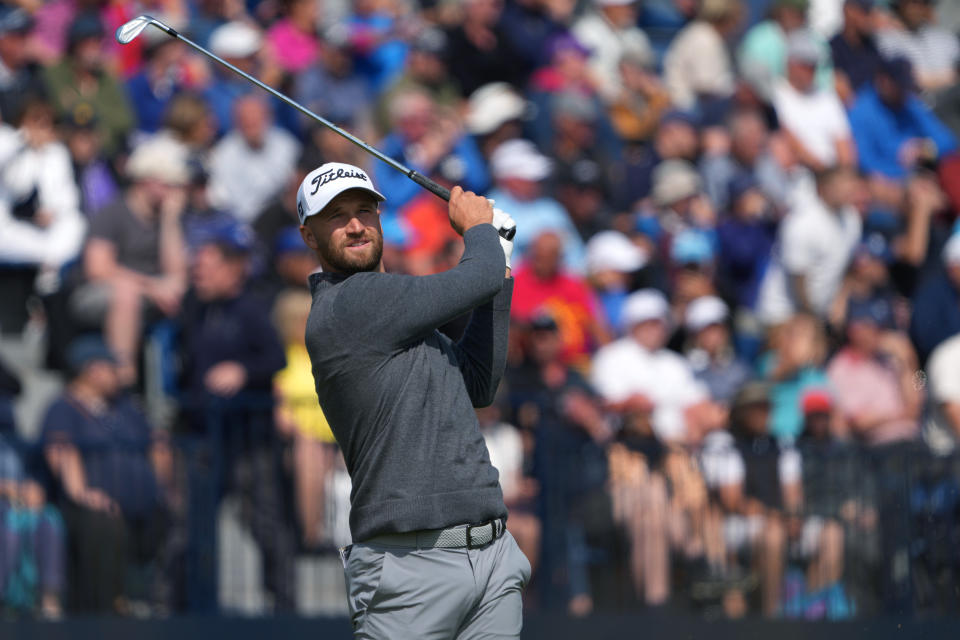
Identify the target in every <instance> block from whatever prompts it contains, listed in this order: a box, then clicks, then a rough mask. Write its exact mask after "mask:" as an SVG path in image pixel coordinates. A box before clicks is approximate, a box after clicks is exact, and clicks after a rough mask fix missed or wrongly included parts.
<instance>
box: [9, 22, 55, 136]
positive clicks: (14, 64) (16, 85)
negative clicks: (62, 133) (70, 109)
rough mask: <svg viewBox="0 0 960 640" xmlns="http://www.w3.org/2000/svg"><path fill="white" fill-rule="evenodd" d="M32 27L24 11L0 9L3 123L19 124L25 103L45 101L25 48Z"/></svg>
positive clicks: (37, 70)
mask: <svg viewBox="0 0 960 640" xmlns="http://www.w3.org/2000/svg"><path fill="white" fill-rule="evenodd" d="M32 27H33V19H32V18H31V17H30V14H29V13H27V11H26V10H24V9H21V8H19V7H16V6H13V5H9V4H5V5H3V6H2V7H0V117H2V118H3V121H4V122H8V123H13V122H17V121H19V120H20V119H21V117H22V116H23V107H24V106H25V105H26V104H27V103H28V102H32V101H35V100H37V99H38V98H45V97H46V88H45V86H44V83H43V75H42V70H41V69H40V67H39V66H38V65H37V64H36V62H35V61H34V60H33V59H32V58H31V55H30V49H29V48H28V47H27V34H28V33H29V32H30V29H31V28H32Z"/></svg>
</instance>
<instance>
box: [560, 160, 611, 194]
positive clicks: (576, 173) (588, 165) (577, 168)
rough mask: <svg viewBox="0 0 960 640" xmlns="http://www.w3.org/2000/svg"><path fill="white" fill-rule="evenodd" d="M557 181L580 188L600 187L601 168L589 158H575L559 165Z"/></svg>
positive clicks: (601, 186)
mask: <svg viewBox="0 0 960 640" xmlns="http://www.w3.org/2000/svg"><path fill="white" fill-rule="evenodd" d="M557 173H558V174H559V175H558V181H559V182H560V184H563V185H565V186H571V187H577V188H581V189H602V188H603V168H602V167H601V166H600V164H599V163H598V162H597V161H596V160H593V159H591V158H587V157H581V158H577V159H576V160H574V161H573V162H571V163H569V164H563V165H561V166H560V168H559V170H558V172H557Z"/></svg>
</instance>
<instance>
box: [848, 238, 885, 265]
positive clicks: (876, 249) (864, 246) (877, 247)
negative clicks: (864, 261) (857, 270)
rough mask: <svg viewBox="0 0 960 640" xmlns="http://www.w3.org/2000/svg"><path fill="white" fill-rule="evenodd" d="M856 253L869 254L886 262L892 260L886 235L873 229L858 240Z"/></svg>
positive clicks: (859, 254) (860, 254)
mask: <svg viewBox="0 0 960 640" xmlns="http://www.w3.org/2000/svg"><path fill="white" fill-rule="evenodd" d="M856 254H857V255H858V256H869V257H871V258H876V259H877V260H882V261H884V262H886V263H888V264H889V263H890V262H892V261H893V252H892V251H891V250H890V243H889V242H887V238H886V236H884V235H883V234H882V233H880V232H879V231H874V232H873V233H870V234H869V235H867V236H866V237H865V238H864V239H863V240H861V241H860V245H859V246H858V247H857V252H856Z"/></svg>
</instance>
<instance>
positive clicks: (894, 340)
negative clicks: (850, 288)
mask: <svg viewBox="0 0 960 640" xmlns="http://www.w3.org/2000/svg"><path fill="white" fill-rule="evenodd" d="M889 313H890V312H889V308H888V307H886V306H884V305H881V304H877V303H876V302H873V303H871V302H866V303H862V302H861V303H852V304H850V305H849V306H848V309H847V331H846V337H847V344H846V346H845V347H844V348H843V349H841V350H840V352H839V353H837V355H835V356H834V357H833V359H832V360H831V361H830V364H829V366H828V367H827V375H828V376H829V378H830V384H831V385H832V386H833V387H834V389H836V393H837V404H838V408H839V409H840V411H841V412H842V414H843V418H844V425H843V426H844V428H845V432H848V433H849V434H850V435H851V436H852V437H853V438H854V439H856V440H857V441H860V442H864V443H866V444H869V445H871V446H877V445H885V444H890V443H893V442H903V441H907V440H912V439H914V438H915V437H916V436H917V434H918V429H919V419H920V411H921V409H922V405H923V395H922V393H921V391H920V390H919V388H918V387H917V385H916V382H915V378H914V372H915V371H916V370H917V357H916V354H915V353H914V351H913V348H912V347H911V346H910V343H909V340H908V339H907V337H906V335H905V334H902V333H896V332H885V331H884V327H886V326H889V325H890V322H891V319H890V318H889Z"/></svg>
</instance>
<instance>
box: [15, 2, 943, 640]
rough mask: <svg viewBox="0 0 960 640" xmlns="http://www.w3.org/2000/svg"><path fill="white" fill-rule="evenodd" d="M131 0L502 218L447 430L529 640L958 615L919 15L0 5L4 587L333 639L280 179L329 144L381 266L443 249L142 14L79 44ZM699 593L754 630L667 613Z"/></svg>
mask: <svg viewBox="0 0 960 640" xmlns="http://www.w3.org/2000/svg"><path fill="white" fill-rule="evenodd" d="M140 14H151V15H153V16H156V17H157V18H159V19H161V20H162V21H164V22H165V23H167V24H169V25H171V26H173V27H175V28H176V29H178V30H180V31H182V32H183V33H185V34H187V35H188V36H189V37H190V38H192V39H194V40H195V41H196V42H198V43H199V44H201V45H203V46H205V47H207V48H209V49H210V50H211V51H213V52H214V53H216V54H217V55H219V56H221V57H223V58H225V59H226V60H228V61H230V62H231V63H233V64H235V65H236V66H238V67H240V68H242V69H244V70H245V71H248V72H249V73H252V74H254V75H255V76H257V77H258V78H260V79H262V80H263V81H264V82H266V83H268V84H270V85H271V86H274V87H276V88H278V89H279V90H281V91H283V92H285V93H287V94H288V95H290V96H292V97H293V98H295V99H296V100H298V101H300V102H301V103H302V104H304V105H306V106H307V107H309V108H310V109H312V110H314V111H316V112H317V113H318V114H320V115H322V116H324V117H326V118H328V119H329V120H331V121H333V122H335V123H337V124H339V125H340V126H343V127H344V128H346V129H348V130H349V131H351V132H353V133H355V134H356V135H358V136H359V137H361V138H363V139H364V140H367V141H369V142H371V143H373V144H375V146H377V147H378V148H380V149H382V150H383V151H384V152H386V153H387V154H389V155H391V156H393V157H395V158H397V159H398V160H400V161H402V162H403V163H405V164H406V165H408V166H410V167H412V168H414V169H416V170H418V171H420V172H421V173H423V174H425V175H428V176H430V177H431V178H433V179H435V180H437V181H438V182H440V183H441V184H444V185H446V186H452V185H462V186H463V187H464V188H466V189H471V190H474V191H476V192H478V193H482V194H485V195H487V196H488V197H490V198H493V199H495V200H496V202H497V206H498V207H500V208H502V209H504V210H505V211H508V212H509V213H510V214H511V215H512V216H513V218H514V219H515V220H516V221H517V224H518V228H519V233H518V235H517V239H516V249H515V253H514V258H513V262H514V267H515V268H514V272H513V274H514V278H515V280H516V284H515V293H514V300H513V307H512V318H513V323H512V328H511V345H510V356H509V365H508V371H507V374H506V376H505V378H504V381H503V383H502V385H501V389H500V392H499V394H498V397H497V400H496V402H495V403H494V405H493V406H492V407H490V408H487V409H483V410H480V411H478V417H479V420H480V424H481V429H482V431H483V434H484V436H485V438H486V440H487V444H488V448H489V451H490V455H491V459H492V461H493V463H494V465H495V466H496V467H497V468H498V469H499V471H500V478H501V485H502V487H503V490H504V495H505V498H506V501H507V504H508V506H509V508H510V518H509V522H508V528H509V529H510V530H511V532H512V533H513V535H514V536H515V537H516V539H517V540H518V542H519V544H520V546H521V548H522V549H523V550H524V552H525V553H526V554H527V556H528V558H529V559H530V561H531V564H532V565H533V568H534V574H533V579H532V581H531V583H530V585H529V586H528V588H527V590H526V593H525V595H524V597H525V607H526V611H527V612H528V615H529V617H530V619H531V620H533V621H534V622H533V623H532V626H531V627H530V628H531V629H533V631H529V634H530V635H531V637H533V635H534V634H535V633H536V634H539V635H541V636H543V637H548V636H549V637H559V635H560V634H561V633H567V634H568V635H569V634H573V633H575V632H574V631H571V629H574V630H576V629H580V630H581V631H580V632H577V633H579V634H580V635H581V636H582V635H583V634H585V633H590V631H589V629H591V627H590V626H589V625H587V626H576V625H577V624H580V623H577V622H575V621H573V619H580V618H584V619H585V620H587V621H589V620H602V619H604V616H619V615H624V614H630V615H635V616H640V617H638V618H635V619H636V620H655V621H660V622H659V623H657V624H660V623H663V621H667V622H666V623H663V624H665V626H664V627H663V629H665V630H668V629H686V630H687V631H686V633H687V634H688V635H690V636H691V637H699V636H700V635H703V634H704V633H705V632H704V631H702V630H703V629H708V628H709V629H714V631H710V634H711V635H714V634H716V633H719V634H721V636H722V634H723V633H727V634H737V633H742V632H744V631H743V630H749V629H753V630H754V631H756V629H761V630H762V629H767V630H769V629H787V628H793V627H790V626H789V625H787V626H785V627H784V626H782V627H776V626H774V627H755V626H754V627H750V626H749V624H768V623H766V622H762V623H761V622H759V621H761V620H775V621H801V620H802V621H824V622H825V623H827V626H817V627H816V628H817V629H818V633H828V634H829V633H837V634H839V633H844V634H845V635H849V634H850V633H854V634H855V635H856V634H857V633H859V634H866V633H868V632H870V633H871V634H873V633H875V632H876V631H877V627H876V626H871V624H872V623H871V621H875V620H881V619H886V618H885V617H887V616H891V615H892V616H895V617H896V620H897V621H898V623H900V624H909V623H911V622H916V621H930V620H934V621H936V620H945V619H950V618H951V617H955V616H956V614H957V611H958V609H960V454H958V453H957V452H956V443H957V440H958V438H960V227H958V224H957V213H958V211H960V155H958V154H957V136H960V84H958V72H960V39H958V30H960V4H958V3H957V2H955V1H953V0H940V1H936V0H635V1H631V0H329V1H326V2H322V1H320V0H143V1H141V2H132V1H129V2H128V1H121V0H48V1H45V0H22V1H19V2H5V3H2V4H0V120H2V122H0V611H2V616H0V617H2V618H4V619H11V620H22V621H27V620H62V619H66V620H69V621H74V622H72V623H71V624H76V625H78V626H76V627H71V626H70V625H65V626H62V627H60V628H62V629H64V630H67V631H70V630H75V631H76V632H77V633H81V634H82V633H91V629H99V631H97V633H98V634H102V633H107V634H108V635H109V634H110V633H109V632H108V631H104V629H107V627H102V628H101V627H90V626H89V625H88V626H86V627H84V626H83V624H84V623H83V621H84V620H86V621H88V622H89V620H90V619H91V616H94V617H95V618H94V619H103V618H104V617H111V618H117V617H119V618H121V620H114V621H113V622H112V623H111V624H114V625H116V626H113V627H109V629H114V631H115V633H116V634H119V633H124V632H129V630H130V629H131V627H125V626H123V620H122V619H123V618H128V619H137V620H139V619H144V618H147V619H158V620H159V619H168V618H170V617H175V618H177V619H180V618H181V617H183V616H191V617H192V616H196V615H203V616H207V617H206V618H205V619H206V620H207V621H208V622H207V623H205V624H208V625H209V626H206V627H203V628H202V630H200V631H198V630H197V629H198V628H192V629H193V631H192V632H191V633H195V635H200V634H201V633H203V634H205V635H209V634H210V633H225V632H228V630H229V629H231V628H233V627H230V626H229V624H228V623H227V622H226V620H228V619H229V618H231V617H235V616H243V617H247V618H256V619H262V620H264V621H277V624H280V623H281V622H282V624H284V625H291V624H294V623H295V622H296V621H298V620H307V619H310V620H329V621H332V622H331V624H332V625H333V626H332V627H331V629H333V631H331V632H330V634H331V637H341V636H342V637H348V636H349V623H348V622H346V621H345V619H344V616H345V615H346V611H347V609H346V600H345V594H344V587H343V574H342V568H341V566H340V560H339V557H338V555H337V548H338V547H340V546H342V545H345V544H349V542H350V539H349V528H348V525H347V522H348V513H349V495H350V479H349V476H348V475H347V473H346V471H345V469H344V465H343V462H342V458H341V457H340V454H339V452H338V450H337V445H336V442H335V440H334V438H333V436H332V434H331V431H330V428H329V426H328V424H327V422H326V419H325V418H324V416H323V413H322V409H321V408H319V407H318V406H317V401H316V395H315V389H314V382H313V378H312V375H311V372H310V364H309V358H308V357H307V354H306V350H305V347H304V344H303V334H304V329H305V326H306V318H307V314H308V312H309V308H310V300H311V298H310V294H309V291H308V289H307V284H306V282H307V276H308V275H309V274H310V273H311V272H313V271H314V270H315V269H316V268H317V263H316V260H315V258H314V256H313V255H311V253H310V252H309V251H308V250H307V249H306V247H305V246H304V245H303V243H302V241H301V239H300V236H299V232H298V228H297V217H296V211H295V193H296V189H297V187H298V185H299V182H300V180H302V178H303V176H304V175H306V173H307V172H309V171H310V170H312V169H314V168H316V167H317V166H319V165H320V164H321V163H323V162H326V161H338V162H349V163H353V164H357V165H359V166H361V167H364V168H365V169H367V170H368V171H370V172H371V174H372V176H373V179H374V181H375V183H376V184H377V186H378V188H379V189H380V190H381V191H383V192H384V193H385V194H387V198H388V199H387V202H386V203H384V205H383V207H382V213H381V220H382V223H383V230H384V236H385V253H384V260H385V263H386V266H387V269H388V270H390V271H392V272H402V273H408V274H413V275H425V274H430V273H435V272H438V271H442V270H445V269H448V268H450V267H452V266H454V265H456V264H457V262H458V260H459V258H460V255H461V251H462V244H461V241H460V239H459V237H458V236H457V235H456V234H455V233H454V232H453V231H452V230H451V229H450V227H449V225H448V223H447V217H446V206H445V203H443V202H442V201H440V200H438V199H437V198H435V197H434V196H432V195H431V194H429V193H427V192H425V191H423V190H421V189H420V188H419V187H418V186H416V185H415V184H414V183H412V182H411V181H409V180H408V179H407V178H405V177H403V176H402V175H400V174H398V173H396V172H394V171H393V170H392V169H390V168H389V167H387V166H385V165H384V164H382V163H377V162H376V161H375V160H372V159H371V158H370V157H368V156H367V155H366V154H364V153H363V152H362V151H360V150H358V149H356V148H354V147H353V146H351V145H350V144H349V143H348V142H346V141H345V140H343V139H342V138H340V137H338V136H337V135H335V134H332V133H331V132H329V131H327V130H324V129H322V128H318V127H317V126H316V125H315V123H314V122H312V121H310V120H308V119H306V118H304V117H303V116H302V115H300V114H299V113H298V112H296V111H294V110H293V109H291V108H290V107H288V106H285V105H283V104H282V103H280V102H278V101H276V100H274V99H272V98H271V97H269V96H267V95H265V94H264V92H262V91H260V90H259V89H257V88H256V87H254V86H252V85H250V84H249V83H248V82H246V81H244V80H242V79H239V78H238V77H236V76H234V75H232V74H231V73H230V72H229V71H227V70H225V69H223V68H220V67H218V66H216V65H214V64H212V63H211V61H210V60H208V59H207V58H205V57H202V56H199V55H198V54H196V52H194V51H193V50H192V49H189V48H188V47H186V46H185V45H183V44H182V43H180V42H178V41H176V40H173V39H171V38H169V37H167V36H165V35H164V34H162V33H161V32H160V31H158V30H156V29H152V28H151V29H148V30H147V31H145V32H144V33H143V35H142V36H141V37H140V38H139V39H137V40H136V41H135V42H133V43H132V44H130V45H128V46H125V47H121V46H119V45H117V44H116V43H115V41H114V40H113V32H114V30H115V29H116V28H117V27H118V26H120V25H122V24H123V23H125V22H126V21H127V20H129V19H131V18H133V17H135V16H137V15H140ZM389 312H390V310H389V309H371V313H389ZM466 320H467V318H460V319H457V320H455V321H453V322H451V323H450V324H449V325H447V326H444V327H442V331H444V332H445V333H447V334H448V335H450V336H453V337H457V336H458V335H459V333H460V332H461V331H462V330H463V327H464V326H465V323H466ZM211 615H215V616H216V617H214V618H209V616H211ZM606 619H607V620H608V621H609V620H610V619H611V618H609V617H608V618H606ZM629 619H631V620H633V619H634V618H629ZM725 619H749V620H750V621H751V622H750V623H747V622H744V623H741V624H743V625H747V626H742V627H738V626H730V627H725V626H721V627H706V626H703V624H704V623H707V624H709V623H710V621H716V620H725ZM216 620H224V622H223V626H217V622H216ZM549 620H554V621H559V622H556V623H555V626H552V627H551V626H550V624H548V623H547V622H544V621H549ZM564 620H570V621H571V624H572V625H573V626H567V625H566V623H564V622H563V621H564ZM537 621H539V622H537ZM843 621H847V622H846V625H847V626H844V622H843ZM851 621H852V622H851ZM853 623H855V624H854V625H853V626H850V625H851V624H853ZM0 624H3V623H0ZM171 624H173V623H171ZM551 624H552V623H551ZM583 624H586V623H583ZM598 624H599V623H598ZM651 624H652V623H651ZM769 624H774V623H769ZM781 624H782V623H781ZM338 625H339V626H338ZM18 628H19V629H21V630H22V629H25V628H30V629H35V628H36V627H35V626H34V627H23V626H18V625H17V624H11V625H8V626H7V628H6V629H4V630H2V631H0V633H2V634H6V633H7V631H8V630H12V632H13V633H14V634H16V633H17V631H16V629H18ZM174 628H178V629H179V628H180V627H169V629H174ZM278 628H279V627H265V626H264V627H248V628H247V631H246V633H251V631H250V630H251V629H263V630H267V629H272V630H274V632H275V630H276V629H278ZM283 628H287V627H283ZM601 628H604V627H602V625H601V626H597V627H596V629H597V631H596V633H597V634H601V633H617V632H618V629H619V632H621V633H622V631H623V627H616V625H614V626H613V627H612V628H611V629H612V630H609V631H607V632H601V631H600V629H601ZM656 628H659V627H656V626H655V625H654V626H652V627H650V629H656ZM718 628H719V629H721V631H716V629H718ZM800 628H801V629H802V628H804V627H802V626H801V627H800ZM810 628H812V627H810ZM890 628H892V627H890ZM84 629H86V631H84ZM124 629H126V630H127V631H123V630H124ZM291 629H292V627H291ZM547 629H551V630H550V631H549V632H548V631H547ZM738 629H739V631H738ZM47 630H48V631H49V627H47ZM698 630H700V631H698ZM723 630H725V631H723ZM888 630H889V628H888ZM170 633H173V632H172V631H171V632H170ZM184 633H185V634H186V635H189V633H187V632H184ZM291 633H292V631H291ZM338 634H339V635H338ZM181 635H183V634H181ZM761 635H762V634H761ZM931 635H933V634H932V632H931ZM98 637H101V636H98ZM571 637H572V636H571ZM578 637H579V636H578ZM731 637H732V635H731Z"/></svg>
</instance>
